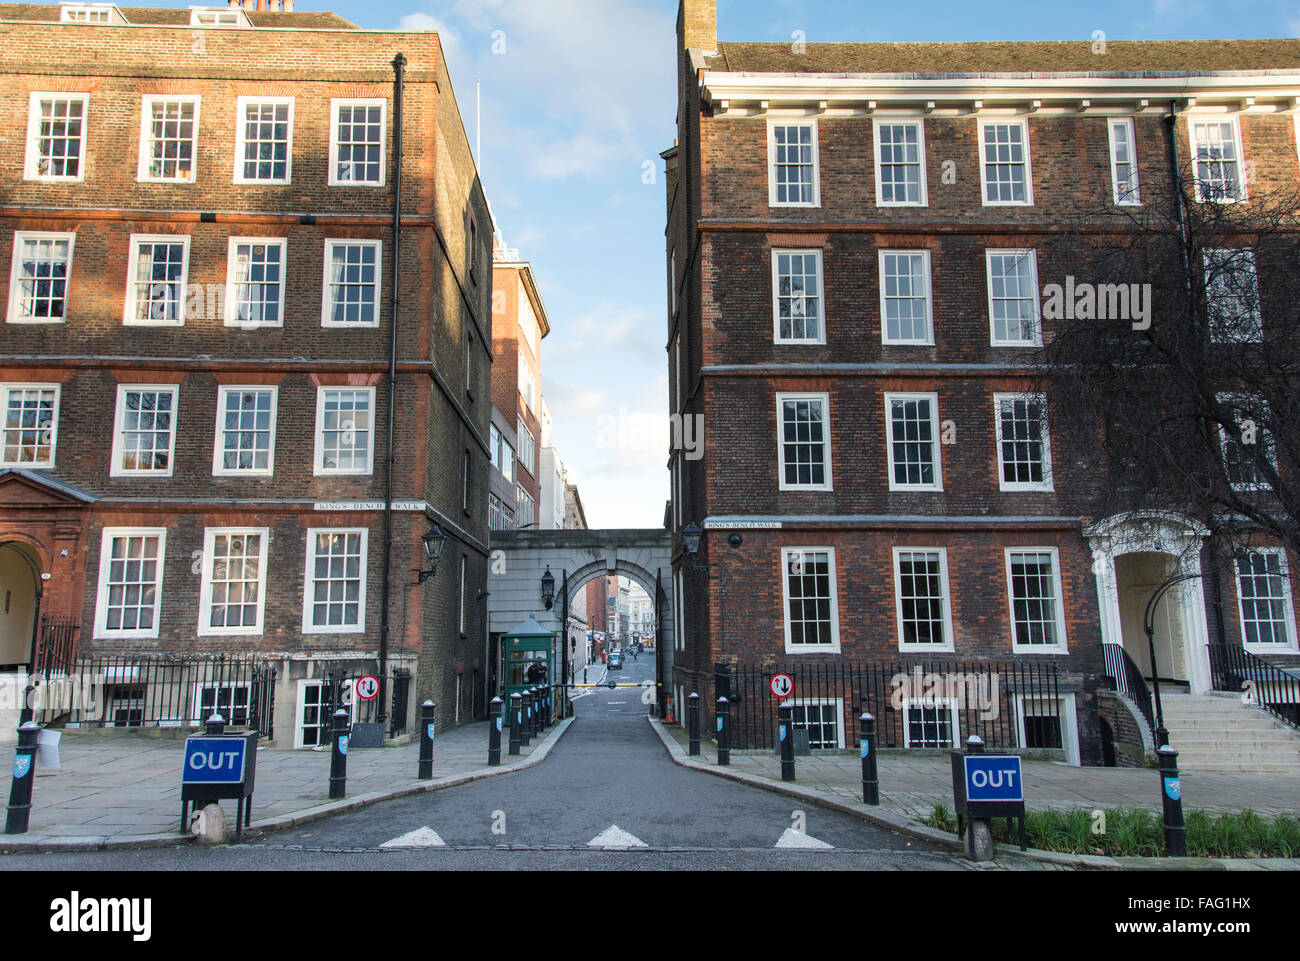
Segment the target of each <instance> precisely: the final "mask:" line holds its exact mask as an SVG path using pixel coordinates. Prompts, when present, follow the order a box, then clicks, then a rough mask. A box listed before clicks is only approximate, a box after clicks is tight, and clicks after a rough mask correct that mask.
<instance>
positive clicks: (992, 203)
mask: <svg viewBox="0 0 1300 961" xmlns="http://www.w3.org/2000/svg"><path fill="white" fill-rule="evenodd" d="M977 122H978V123H979V150H980V155H979V166H980V203H981V204H982V205H983V206H985V207H1032V206H1033V205H1034V162H1033V151H1032V150H1031V148H1030V144H1029V121H1028V120H1027V119H1025V118H1023V117H1022V118H1019V119H1017V118H1015V117H980V118H978V121H977ZM988 126H995V127H1017V126H1018V127H1020V128H1021V129H1022V130H1023V131H1024V135H1025V137H1024V142H1025V199H1024V200H989V183H988V168H987V161H986V159H985V158H986V156H987V155H986V153H985V147H986V129H985V128H986V127H988Z"/></svg>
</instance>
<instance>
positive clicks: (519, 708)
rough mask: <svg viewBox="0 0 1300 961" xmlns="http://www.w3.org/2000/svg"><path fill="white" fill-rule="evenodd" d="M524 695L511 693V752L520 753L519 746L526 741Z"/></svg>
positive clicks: (513, 753) (512, 754)
mask: <svg viewBox="0 0 1300 961" xmlns="http://www.w3.org/2000/svg"><path fill="white" fill-rule="evenodd" d="M523 728H524V697H523V695H522V694H511V695H510V754H511V756H512V757H513V756H514V755H516V754H518V753H519V746H520V745H521V744H523V742H524V740H523V739H524V731H523Z"/></svg>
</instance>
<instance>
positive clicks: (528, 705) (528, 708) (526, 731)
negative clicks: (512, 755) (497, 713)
mask: <svg viewBox="0 0 1300 961" xmlns="http://www.w3.org/2000/svg"><path fill="white" fill-rule="evenodd" d="M523 709H524V716H523V722H522V723H521V724H520V725H519V743H520V744H522V745H523V746H524V747H527V746H528V742H529V741H531V740H532V736H533V692H532V691H524V701H523Z"/></svg>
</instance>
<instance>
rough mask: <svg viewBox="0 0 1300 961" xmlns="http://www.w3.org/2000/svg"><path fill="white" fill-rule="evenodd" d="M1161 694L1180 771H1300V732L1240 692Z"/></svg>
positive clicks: (1288, 772)
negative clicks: (1274, 717) (1275, 717)
mask: <svg viewBox="0 0 1300 961" xmlns="http://www.w3.org/2000/svg"><path fill="white" fill-rule="evenodd" d="M1161 695H1162V698H1161V699H1162V701H1163V702H1164V714H1165V727H1166V728H1167V729H1168V730H1169V743H1170V745H1171V746H1172V747H1173V748H1174V750H1176V751H1177V752H1178V767H1179V769H1180V770H1184V771H1240V772H1267V773H1285V774H1300V732H1297V731H1296V730H1295V729H1294V728H1291V727H1288V726H1287V725H1285V724H1283V723H1282V722H1280V721H1275V720H1274V719H1273V718H1272V717H1271V716H1270V715H1269V714H1267V713H1266V712H1264V711H1263V710H1261V709H1259V708H1257V707H1254V706H1252V705H1249V704H1243V703H1242V702H1241V696H1240V695H1237V694H1208V695H1204V696H1194V695H1191V694H1181V693H1168V694H1166V693H1165V692H1164V691H1162V692H1161Z"/></svg>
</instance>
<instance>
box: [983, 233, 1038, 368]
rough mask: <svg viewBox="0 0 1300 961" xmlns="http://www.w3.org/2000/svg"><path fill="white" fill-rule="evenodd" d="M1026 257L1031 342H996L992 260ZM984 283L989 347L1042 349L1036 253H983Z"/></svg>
mask: <svg viewBox="0 0 1300 961" xmlns="http://www.w3.org/2000/svg"><path fill="white" fill-rule="evenodd" d="M995 256H996V257H1027V258H1028V259H1029V271H1030V286H1031V289H1032V290H1033V293H1034V296H1033V304H1034V319H1033V324H1034V336H1033V339H1032V340H998V325H997V319H996V318H995V317H994V316H993V258H994V257H995ZM984 283H985V285H986V287H987V291H988V312H989V345H990V346H992V347H1042V346H1043V298H1042V292H1041V291H1040V290H1039V287H1038V251H1037V250H1033V249H1029V248H1024V249H1019V250H1016V249H1003V248H999V249H996V250H986V251H984Z"/></svg>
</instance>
